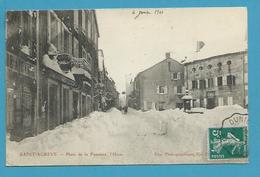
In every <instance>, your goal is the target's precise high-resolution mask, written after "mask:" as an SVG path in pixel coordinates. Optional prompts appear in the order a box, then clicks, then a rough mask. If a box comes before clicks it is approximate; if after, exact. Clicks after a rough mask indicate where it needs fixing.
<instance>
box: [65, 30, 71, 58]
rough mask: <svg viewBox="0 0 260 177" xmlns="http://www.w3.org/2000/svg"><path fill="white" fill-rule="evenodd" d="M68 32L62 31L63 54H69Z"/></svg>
mask: <svg viewBox="0 0 260 177" xmlns="http://www.w3.org/2000/svg"><path fill="white" fill-rule="evenodd" d="M69 38H70V36H69V32H68V31H66V30H64V52H65V53H70V51H69V46H70V40H69Z"/></svg>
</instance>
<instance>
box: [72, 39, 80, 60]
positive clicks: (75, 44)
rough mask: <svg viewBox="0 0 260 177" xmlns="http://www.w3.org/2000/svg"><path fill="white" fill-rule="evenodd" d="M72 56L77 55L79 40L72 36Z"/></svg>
mask: <svg viewBox="0 0 260 177" xmlns="http://www.w3.org/2000/svg"><path fill="white" fill-rule="evenodd" d="M73 54H74V57H79V41H78V40H77V39H76V38H74V47H73Z"/></svg>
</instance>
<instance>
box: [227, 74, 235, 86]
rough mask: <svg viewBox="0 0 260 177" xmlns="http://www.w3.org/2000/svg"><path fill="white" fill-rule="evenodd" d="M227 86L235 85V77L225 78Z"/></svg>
mask: <svg viewBox="0 0 260 177" xmlns="http://www.w3.org/2000/svg"><path fill="white" fill-rule="evenodd" d="M227 85H236V77H235V76H233V75H229V76H227Z"/></svg>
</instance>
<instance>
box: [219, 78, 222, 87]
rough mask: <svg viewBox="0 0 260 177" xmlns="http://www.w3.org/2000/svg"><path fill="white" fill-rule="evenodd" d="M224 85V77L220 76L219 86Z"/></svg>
mask: <svg viewBox="0 0 260 177" xmlns="http://www.w3.org/2000/svg"><path fill="white" fill-rule="evenodd" d="M222 85H223V78H222V77H218V86H222Z"/></svg>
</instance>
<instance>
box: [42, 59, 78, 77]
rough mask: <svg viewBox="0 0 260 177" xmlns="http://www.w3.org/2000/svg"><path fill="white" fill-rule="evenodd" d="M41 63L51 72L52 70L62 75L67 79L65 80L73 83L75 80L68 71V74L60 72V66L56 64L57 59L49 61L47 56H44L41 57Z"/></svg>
mask: <svg viewBox="0 0 260 177" xmlns="http://www.w3.org/2000/svg"><path fill="white" fill-rule="evenodd" d="M42 63H43V65H44V66H46V67H47V68H50V69H51V70H53V71H55V72H57V73H59V74H61V75H63V76H64V77H67V78H69V79H71V80H73V81H75V78H74V76H73V74H72V72H70V71H69V72H64V71H62V70H61V68H60V66H59V64H58V61H57V59H55V58H54V59H50V57H49V56H48V55H47V54H45V55H44V56H43V59H42Z"/></svg>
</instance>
